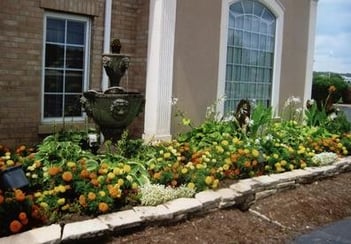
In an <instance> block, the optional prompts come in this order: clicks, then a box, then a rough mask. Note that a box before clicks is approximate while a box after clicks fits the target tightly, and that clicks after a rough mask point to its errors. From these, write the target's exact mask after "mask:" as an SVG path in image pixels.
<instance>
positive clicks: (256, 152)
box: [251, 149, 260, 158]
mask: <svg viewBox="0 0 351 244" xmlns="http://www.w3.org/2000/svg"><path fill="white" fill-rule="evenodd" d="M251 154H252V156H254V157H255V158H257V157H258V156H259V155H260V153H259V151H257V150H256V149H252V151H251Z"/></svg>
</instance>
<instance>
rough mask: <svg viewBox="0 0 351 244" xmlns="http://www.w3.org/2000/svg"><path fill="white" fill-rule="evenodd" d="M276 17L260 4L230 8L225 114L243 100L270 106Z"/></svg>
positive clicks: (245, 2)
mask: <svg viewBox="0 0 351 244" xmlns="http://www.w3.org/2000/svg"><path fill="white" fill-rule="evenodd" d="M275 33H276V17H275V16H274V14H273V13H272V12H271V11H270V10H269V9H268V8H267V7H265V5H263V4H262V3H260V2H259V1H254V0H241V1H237V2H235V3H233V4H231V5H230V7H229V22H228V38H227V57H226V74H225V95H226V99H225V102H224V113H228V112H230V111H233V110H235V108H236V106H237V104H238V103H239V101H240V100H241V99H249V100H256V101H257V102H261V103H263V104H265V105H266V106H269V105H271V97H272V80H273V78H272V76H273V61H274V60H273V58H274V49H275Z"/></svg>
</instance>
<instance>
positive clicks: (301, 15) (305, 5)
mask: <svg viewBox="0 0 351 244" xmlns="http://www.w3.org/2000/svg"><path fill="white" fill-rule="evenodd" d="M280 1H281V3H282V4H283V6H284V8H285V13H284V36H283V53H282V65H281V85H280V104H281V106H282V104H284V101H285V100H286V99H287V98H288V97H290V96H295V97H299V98H301V100H303V97H304V88H305V79H306V72H307V71H306V66H307V57H306V55H307V48H308V31H309V11H310V0H303V1H301V0H300V1H292V0H280Z"/></svg>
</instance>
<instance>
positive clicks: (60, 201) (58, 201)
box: [57, 198, 66, 206]
mask: <svg viewBox="0 0 351 244" xmlns="http://www.w3.org/2000/svg"><path fill="white" fill-rule="evenodd" d="M65 202H66V199H64V198H60V199H58V200H57V204H58V205H60V206H61V205H63V204H65Z"/></svg>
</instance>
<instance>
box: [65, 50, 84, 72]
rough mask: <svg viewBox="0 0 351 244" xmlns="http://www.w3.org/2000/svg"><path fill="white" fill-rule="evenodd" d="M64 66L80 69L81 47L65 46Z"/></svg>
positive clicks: (81, 63)
mask: <svg viewBox="0 0 351 244" xmlns="http://www.w3.org/2000/svg"><path fill="white" fill-rule="evenodd" d="M66 50H67V52H66V67H67V68H75V69H82V68H83V52H84V51H83V48H82V47H72V46H67V48H66Z"/></svg>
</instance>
